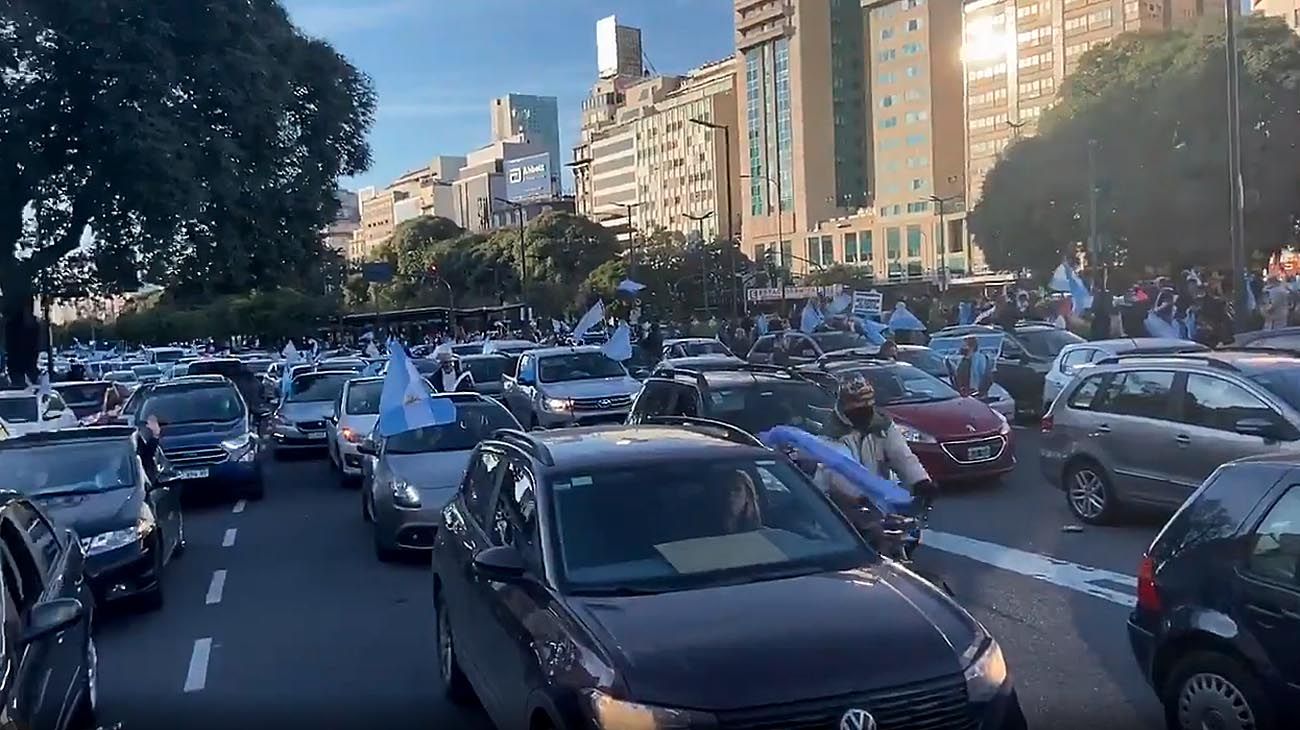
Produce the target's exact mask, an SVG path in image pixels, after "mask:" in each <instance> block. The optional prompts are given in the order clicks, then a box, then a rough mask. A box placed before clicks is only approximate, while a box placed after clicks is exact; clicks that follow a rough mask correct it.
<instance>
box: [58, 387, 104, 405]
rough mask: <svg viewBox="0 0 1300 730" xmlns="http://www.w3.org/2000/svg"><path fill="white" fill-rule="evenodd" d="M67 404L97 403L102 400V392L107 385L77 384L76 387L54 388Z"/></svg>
mask: <svg viewBox="0 0 1300 730" xmlns="http://www.w3.org/2000/svg"><path fill="white" fill-rule="evenodd" d="M54 389H55V390H57V391H58V392H59V395H61V396H63V400H64V401H65V402H68V403H98V402H100V401H102V400H104V391H105V390H107V389H108V383H78V384H77V385H59V386H55V388H54Z"/></svg>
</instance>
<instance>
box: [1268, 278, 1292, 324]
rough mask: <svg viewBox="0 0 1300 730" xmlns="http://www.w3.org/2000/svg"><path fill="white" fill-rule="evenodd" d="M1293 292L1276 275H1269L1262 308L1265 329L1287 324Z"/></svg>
mask: <svg viewBox="0 0 1300 730" xmlns="http://www.w3.org/2000/svg"><path fill="white" fill-rule="evenodd" d="M1290 299H1291V292H1290V291H1289V290H1288V289H1287V287H1286V285H1285V284H1283V283H1282V282H1281V280H1280V279H1278V277H1277V276H1276V275H1270V276H1269V277H1268V283H1267V284H1266V285H1265V286H1264V297H1263V301H1262V302H1261V303H1260V309H1261V311H1262V312H1263V314H1264V329H1266V330H1276V329H1281V328H1283V327H1285V326H1286V323H1287V319H1288V317H1289V315H1290V309H1291V301H1290Z"/></svg>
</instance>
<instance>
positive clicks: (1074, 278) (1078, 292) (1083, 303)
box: [1065, 268, 1092, 317]
mask: <svg viewBox="0 0 1300 730" xmlns="http://www.w3.org/2000/svg"><path fill="white" fill-rule="evenodd" d="M1065 283H1066V285H1067V286H1069V287H1070V289H1069V291H1070V307H1071V309H1072V310H1073V311H1074V316H1076V317H1079V316H1081V315H1083V313H1084V312H1086V311H1088V310H1089V309H1092V294H1091V293H1089V292H1088V287H1087V285H1085V284H1084V283H1083V279H1080V278H1079V274H1078V273H1077V272H1075V270H1074V269H1071V268H1066V270H1065Z"/></svg>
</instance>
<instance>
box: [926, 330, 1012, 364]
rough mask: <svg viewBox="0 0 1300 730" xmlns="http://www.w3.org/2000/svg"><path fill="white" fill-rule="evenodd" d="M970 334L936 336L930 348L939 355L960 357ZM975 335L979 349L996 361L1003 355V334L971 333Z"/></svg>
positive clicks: (931, 341)
mask: <svg viewBox="0 0 1300 730" xmlns="http://www.w3.org/2000/svg"><path fill="white" fill-rule="evenodd" d="M967 336H968V335H959V336H955V337H935V338H933V339H931V340H930V349H931V350H933V351H934V352H935V353H936V354H938V355H943V356H944V357H960V356H961V347H962V343H963V342H965V341H966V337H967ZM969 336H970V337H974V338H975V341H976V342H977V343H978V344H979V351H980V352H982V353H984V354H985V355H988V356H989V357H991V358H993V360H994V361H996V360H997V359H998V358H1000V357H1002V342H1003V340H1004V337H1003V335H1002V334H1000V333H999V334H991V335H969Z"/></svg>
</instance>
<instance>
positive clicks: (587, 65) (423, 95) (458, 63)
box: [284, 0, 734, 189]
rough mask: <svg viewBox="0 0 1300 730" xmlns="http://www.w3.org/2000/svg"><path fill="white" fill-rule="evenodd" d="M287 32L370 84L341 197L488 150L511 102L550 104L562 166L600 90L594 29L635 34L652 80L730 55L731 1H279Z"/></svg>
mask: <svg viewBox="0 0 1300 730" xmlns="http://www.w3.org/2000/svg"><path fill="white" fill-rule="evenodd" d="M284 2H285V5H286V7H288V9H289V12H290V14H291V15H292V16H293V19H294V22H295V23H297V24H298V26H299V27H301V28H302V29H303V30H305V31H306V32H308V33H309V34H311V35H315V36H319V37H323V38H325V39H327V40H329V41H330V42H331V43H333V45H334V47H335V48H337V49H338V50H339V51H340V52H341V53H343V54H344V55H345V56H347V57H348V58H349V59H350V60H351V61H352V63H353V64H354V65H356V66H357V67H358V68H360V69H361V70H362V71H365V72H366V73H367V74H369V75H370V77H371V78H372V79H373V80H374V83H375V88H376V90H377V91H378V94H379V108H378V114H377V119H376V121H375V125H374V127H373V128H372V130H371V133H370V144H371V147H372V149H373V153H374V155H373V156H374V162H373V164H372V165H371V168H370V170H369V171H368V172H366V173H365V174H363V175H361V176H359V177H357V178H355V179H351V180H345V181H344V184H345V185H346V186H347V187H350V188H353V189H356V188H357V187H361V186H365V185H383V184H385V183H387V182H389V181H391V180H392V179H393V178H395V177H397V176H398V175H400V174H401V173H402V172H404V171H406V170H409V169H411V168H414V167H419V166H420V165H423V164H426V163H427V162H428V160H429V159H430V158H432V157H433V156H434V155H439V154H445V155H461V154H464V153H465V152H467V151H469V150H471V149H474V148H476V147H479V146H481V145H483V144H486V143H487V142H488V138H489V136H490V134H491V127H490V121H489V117H488V103H489V102H490V101H491V100H492V98H494V97H496V96H500V95H501V94H504V93H508V92H518V93H525V94H547V95H551V96H555V97H558V99H559V108H560V129H561V138H560V144H561V147H562V157H563V159H565V160H566V161H567V160H568V159H570V157H571V153H570V147H571V144H572V142H573V141H574V139H575V138H576V135H577V129H578V122H579V116H580V111H581V104H582V99H583V98H584V97H585V96H586V94H587V91H588V89H589V88H590V86H591V84H592V82H593V81H595V78H596V31H595V25H596V21H597V20H598V19H600V18H602V17H604V16H607V15H611V14H612V15H617V16H618V19H619V22H620V23H621V24H623V25H632V26H636V27H639V28H641V30H642V43H643V45H644V49H645V54H646V56H647V57H648V59H649V61H650V63H651V64H652V65H653V67H654V69H655V70H656V71H659V72H660V73H680V72H683V71H686V70H687V69H690V68H692V67H694V66H698V65H699V64H701V63H704V62H706V61H712V60H716V59H719V58H722V57H725V56H727V55H729V54H730V53H731V52H732V49H733V48H734V46H733V39H732V25H731V13H732V7H733V5H732V0H284Z"/></svg>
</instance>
